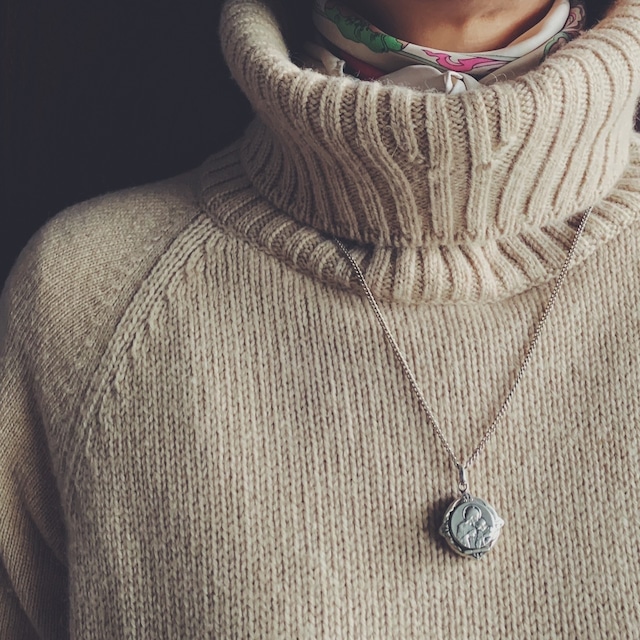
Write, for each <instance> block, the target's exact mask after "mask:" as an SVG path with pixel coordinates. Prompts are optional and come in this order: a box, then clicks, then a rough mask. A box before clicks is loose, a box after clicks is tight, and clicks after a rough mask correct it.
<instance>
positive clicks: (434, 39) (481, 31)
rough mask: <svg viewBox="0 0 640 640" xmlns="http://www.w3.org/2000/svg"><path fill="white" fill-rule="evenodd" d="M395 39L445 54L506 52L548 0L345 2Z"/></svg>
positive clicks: (545, 9)
mask: <svg viewBox="0 0 640 640" xmlns="http://www.w3.org/2000/svg"><path fill="white" fill-rule="evenodd" d="M348 3H349V4H350V6H352V7H353V9H355V10H356V11H358V13H360V14H361V15H363V16H364V17H366V18H367V19H369V20H371V22H372V23H373V24H375V25H376V26H377V27H379V28H380V29H382V30H383V31H385V32H386V33H389V34H391V35H393V36H395V37H396V38H400V39H402V40H406V41H408V42H414V43H416V44H423V45H428V46H429V47H433V48H434V49H442V50H445V51H458V52H472V51H489V50H492V49H499V48H501V47H504V46H507V45H508V44H509V43H510V42H513V40H515V39H516V38H517V37H518V36H520V35H522V34H523V33H525V32H526V31H527V30H528V29H530V28H531V27H532V26H534V25H535V24H536V23H537V22H539V21H540V20H541V19H542V18H543V17H544V16H545V14H546V13H547V12H548V11H549V9H550V7H551V5H552V4H553V0H447V2H443V1H442V0H349V2H348Z"/></svg>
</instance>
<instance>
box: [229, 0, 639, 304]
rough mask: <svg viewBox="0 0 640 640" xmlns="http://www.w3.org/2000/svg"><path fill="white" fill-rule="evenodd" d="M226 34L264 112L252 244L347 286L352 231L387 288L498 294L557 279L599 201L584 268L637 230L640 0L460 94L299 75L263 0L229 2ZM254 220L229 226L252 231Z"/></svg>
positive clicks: (252, 146) (254, 137) (257, 132)
mask: <svg viewBox="0 0 640 640" xmlns="http://www.w3.org/2000/svg"><path fill="white" fill-rule="evenodd" d="M221 42H222V47H223V51H224V53H225V57H226V59H227V62H228V64H229V66H230V68H231V71H232V73H233V75H234V77H235V79H236V81H237V82H238V83H239V85H240V86H241V88H242V89H243V91H244V92H245V94H246V95H247V96H248V98H249V100H250V101H251V103H252V105H253V107H254V110H255V111H256V114H257V118H256V120H255V121H254V122H253V123H252V125H251V126H250V127H249V129H248V130H247V132H246V134H245V136H244V138H243V140H242V141H241V149H240V155H241V159H242V164H243V167H244V171H245V172H246V175H247V177H248V180H249V183H250V186H251V188H252V189H254V190H255V191H257V192H258V193H259V194H260V196H261V197H262V199H264V201H265V203H268V205H269V207H270V210H271V211H272V213H271V214H267V213H266V211H265V212H264V215H262V216H258V218H259V219H258V218H257V219H256V220H253V221H252V223H251V225H250V229H251V233H250V235H251V236H252V238H253V240H255V241H257V242H259V243H260V244H262V245H263V246H264V247H265V248H266V249H267V250H269V251H272V252H274V253H277V254H279V255H281V257H282V258H283V259H285V260H287V261H288V262H290V263H292V264H294V266H296V268H299V269H301V270H304V271H307V272H309V273H312V274H313V275H316V276H318V277H321V278H322V279H324V280H329V281H336V282H338V283H340V284H343V285H344V286H348V282H349V280H350V277H351V276H350V274H349V270H348V269H347V268H345V266H344V264H341V262H340V256H339V255H338V254H337V252H335V247H333V245H332V243H331V241H330V236H331V235H333V234H335V235H338V236H340V237H341V238H343V239H346V240H347V241H350V242H351V243H352V245H353V247H354V252H355V254H357V256H358V257H359V259H360V260H361V261H362V263H363V265H364V267H365V269H366V274H367V277H368V279H369V281H370V283H371V285H372V288H373V289H374V292H375V293H377V294H378V295H379V296H382V297H385V298H391V299H397V300H405V301H412V302H416V301H423V300H438V301H448V300H481V299H494V298H500V297H504V296H506V295H512V294H514V293H517V292H519V291H523V290H525V289H527V288H528V287H530V286H532V285H534V284H538V283H541V282H547V281H548V280H550V279H551V278H552V277H553V275H554V273H555V272H556V270H557V269H558V267H559V264H560V263H561V260H562V256H563V254H564V252H565V251H566V247H567V245H568V243H569V242H570V237H571V233H572V228H573V226H574V225H575V219H576V215H577V214H578V213H579V212H580V211H582V210H584V209H586V208H587V207H588V206H590V205H593V204H595V205H596V211H595V216H594V217H593V218H592V221H591V222H590V229H589V230H588V233H587V236H586V238H585V239H584V240H583V247H582V251H581V252H578V254H579V256H578V259H577V262H580V260H581V259H582V258H584V257H586V256H587V255H588V254H589V253H590V252H591V251H593V250H594V249H595V248H596V247H597V246H598V245H599V244H601V242H603V241H606V240H607V239H608V238H610V237H612V236H613V235H615V234H616V233H618V232H619V230H620V228H622V226H624V225H626V224H628V223H629V222H630V220H631V217H632V211H631V210H632V209H633V208H634V207H635V206H636V205H637V198H636V200H635V201H633V203H632V204H629V202H630V200H629V198H631V200H633V198H634V197H636V196H637V191H638V190H640V183H639V182H638V178H637V174H638V170H637V168H636V167H635V165H633V164H632V165H630V155H631V153H630V152H631V148H632V139H634V138H635V136H634V134H633V133H632V126H633V124H632V123H633V114H634V110H635V104H636V99H637V96H638V93H639V90H640V64H639V63H638V60H640V0H621V1H620V2H618V3H617V5H616V6H615V8H614V9H613V10H612V11H611V12H610V14H609V16H608V17H607V18H606V19H605V20H603V21H602V22H601V23H600V24H599V25H597V26H596V27H595V28H593V29H592V30H590V31H589V32H587V33H586V34H585V35H583V36H581V37H580V38H578V39H577V40H575V41H574V42H572V43H570V44H568V45H567V46H565V47H564V48H563V49H562V50H561V51H559V52H557V53H556V54H554V55H553V56H551V57H550V58H549V59H547V60H546V61H545V62H544V63H543V64H542V65H541V66H540V67H539V68H538V69H536V70H534V71H532V72H529V73H527V74H526V75H524V76H522V77H520V78H518V79H517V80H514V81H510V82H504V83H497V84H495V85H492V86H490V87H485V88H482V89H481V90H478V91H474V92H471V93H468V94H462V95H460V96H443V95H440V94H435V93H426V92H419V91H414V90H410V89H406V88H402V87H389V86H383V85H381V84H379V83H376V82H362V81H358V80H355V79H352V78H349V77H344V78H334V77H327V76H325V75H321V74H319V73H317V72H315V71H311V70H303V69H300V68H299V67H298V66H296V64H294V63H293V62H292V61H291V60H290V57H289V53H288V50H287V45H286V43H285V41H284V39H283V37H282V35H281V32H280V29H279V25H278V23H277V21H276V19H275V17H274V14H273V13H272V11H271V10H270V8H269V7H268V5H267V4H265V3H264V2H261V1H260V0H228V1H227V2H226V4H225V6H224V9H223V15H222V21H221ZM636 155H637V154H636ZM630 181H631V183H632V187H631V188H630V187H629V184H630ZM625 203H626V204H625ZM238 215H240V214H238ZM270 216H271V218H273V219H271V218H270ZM242 219H243V220H245V222H244V223H242V224H240V222H239V221H238V220H235V221H234V220H231V219H229V220H227V221H226V223H227V224H229V225H232V226H238V225H240V226H239V227H238V229H240V231H241V232H242V233H249V232H248V231H242V229H244V227H243V224H245V225H246V218H242ZM278 221H279V222H278ZM236 223H237V224H236ZM248 228H249V227H247V229H248ZM269 230H270V231H269ZM274 234H275V235H274ZM580 256H582V257H580Z"/></svg>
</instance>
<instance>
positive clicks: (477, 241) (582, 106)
mask: <svg viewBox="0 0 640 640" xmlns="http://www.w3.org/2000/svg"><path fill="white" fill-rule="evenodd" d="M221 42H222V46H223V50H224V52H225V55H226V59H227V61H228V64H229V66H230V69H231V71H232V73H233V75H234V77H235V78H236V80H237V81H238V83H239V84H240V86H241V87H242V88H243V90H244V91H245V93H246V94H247V96H248V97H249V99H250V100H251V102H252V104H253V106H254V109H255V112H256V119H255V120H254V122H253V123H252V124H251V126H250V127H249V128H248V129H247V131H246V133H245V134H244V135H243V137H242V138H241V139H240V140H239V141H237V142H236V143H234V144H233V145H231V146H230V147H229V148H227V149H225V150H224V151H222V152H220V153H218V154H216V155H215V156H213V157H211V158H210V159H209V160H208V161H207V162H206V163H205V164H204V166H202V167H200V168H199V169H197V170H194V171H192V172H190V173H188V174H185V175H182V176H179V177H177V178H174V179H172V180H167V181H163V182H161V183H157V184H153V185H147V186H143V187H139V188H135V189H131V190H128V191H124V192H119V193H115V194H110V195H106V196H104V197H101V198H98V199H96V200H93V201H90V202H87V203H83V204H80V205H77V206H75V207H73V208H71V209H69V210H67V211H65V212H63V213H61V214H60V215H59V216H57V217H56V218H55V219H54V220H53V221H52V222H50V223H49V224H48V225H47V226H46V227H44V228H43V229H42V230H41V231H40V232H39V233H38V234H37V235H36V236H35V237H34V238H33V239H32V241H31V243H30V244H29V246H28V247H27V248H26V250H25V251H24V252H23V254H22V255H21V257H20V259H19V262H18V264H17V265H16V267H15V269H14V270H13V272H12V275H11V277H10V279H9V282H8V285H7V287H6V289H5V291H4V293H3V296H2V314H1V316H0V317H1V320H0V335H1V336H2V352H1V361H0V362H1V364H0V441H1V442H2V446H1V447H0V637H1V638H8V639H10V640H13V639H29V638H46V639H67V638H74V639H80V638H82V639H85V638H91V639H103V638H104V639H109V640H112V639H114V638H145V639H146V638H332V639H333V638H368V639H369V638H403V639H410V638H424V637H433V638H448V637H451V638H453V637H468V638H518V639H534V638H535V639H536V640H538V639H540V638H576V637H581V638H590V639H599V638H608V639H609V638H611V639H615V638H624V639H625V640H628V639H629V638H637V637H640V601H639V597H638V594H639V593H640V572H639V571H638V554H639V551H640V515H639V514H640V510H639V509H638V507H637V505H638V502H639V498H640V495H639V489H640V478H639V476H638V468H640V430H639V428H638V419H639V418H640V313H639V309H640V259H639V258H638V256H640V219H639V212H640V138H639V137H638V136H637V135H636V134H634V133H633V130H632V127H633V114H634V109H635V105H636V101H637V98H638V95H639V94H640V64H639V63H638V61H639V60H640V0H620V1H619V2H617V3H616V4H615V5H614V7H613V8H612V9H611V10H610V12H609V14H608V15H607V16H606V17H605V18H604V19H603V21H602V22H600V23H599V24H598V25H596V26H595V27H594V28H593V29H591V30H590V31H588V32H587V33H585V34H584V35H583V36H581V37H579V38H577V39H576V40H574V41H573V42H571V43H569V44H567V45H566V46H565V47H564V48H563V49H562V50H561V51H559V52H557V53H555V54H554V55H553V56H551V57H549V58H548V59H547V60H546V61H545V62H544V63H543V64H542V65H541V66H540V67H539V68H538V69H536V70H534V71H530V72H528V73H527V74H525V75H524V76H522V77H520V78H518V79H516V80H513V81H509V82H504V83H497V84H495V85H492V86H490V87H483V88H481V89H479V90H477V91H474V92H471V93H467V94H462V95H460V96H445V95H439V94H433V93H423V92H419V91H414V90H410V89H406V88H403V87H392V86H382V85H380V84H379V83H375V82H361V81H358V80H356V79H353V78H349V77H344V78H335V77H328V76H325V75H322V74H319V73H317V72H315V71H312V70H302V69H300V68H299V67H297V66H296V65H295V64H294V63H293V62H291V60H290V57H289V53H288V49H287V45H286V43H285V41H284V39H283V36H282V34H281V30H280V27H279V25H278V22H277V19H276V17H275V14H274V12H273V11H272V10H271V9H270V8H269V6H268V4H265V3H263V2H262V1H261V0H228V1H227V2H226V4H225V6H224V10H223V16H222V23H221ZM589 206H593V207H594V210H593V214H592V216H591V218H590V220H589V223H588V225H587V228H586V230H585V233H584V236H583V237H582V239H581V240H580V244H579V245H578V249H577V252H576V256H575V260H574V261H573V263H572V266H571V269H570V271H569V273H568V276H567V279H566V282H565V285H564V288H563V289H562V291H561V293H560V296H559V298H558V300H557V304H556V306H555V308H554V309H553V312H552V315H551V316H550V318H549V321H548V323H547V326H546V327H545V331H544V333H543V335H542V338H541V340H540V342H539V345H538V348H537V351H536V353H535V356H534V359H533V361H532V362H531V366H530V368H529V369H528V371H527V373H526V375H525V377H524V378H523V380H522V383H521V384H520V386H519V387H518V390H517V393H516V395H515V397H514V399H513V402H512V403H511V406H510V408H509V411H508V413H507V415H506V416H505V419H504V421H503V422H502V424H501V425H500V428H499V429H498V431H497V433H496V434H495V437H494V438H493V439H492V440H491V441H490V443H489V445H488V446H487V448H486V449H485V450H484V452H483V454H482V456H481V457H480V458H479V460H478V462H477V464H476V465H475V466H474V467H473V468H472V469H471V470H470V483H471V490H472V492H473V493H475V494H477V495H479V496H480V497H483V498H485V499H486V500H488V501H489V502H490V503H491V504H492V505H494V506H495V507H496V509H497V510H498V512H499V513H500V515H501V516H502V517H503V518H504V520H505V522H506V524H505V527H504V529H503V533H502V536H501V538H500V540H499V541H498V543H497V545H496V547H495V548H494V549H493V550H492V551H491V553H490V554H489V555H488V556H487V557H486V558H484V559H483V560H481V561H476V560H465V559H462V558H459V557H457V556H455V555H453V554H452V553H451V552H450V551H449V550H448V548H447V547H446V544H445V543H444V541H443V540H442V539H441V538H440V536H439V535H438V528H439V526H440V523H441V519H442V516H443V514H444V512H445V510H446V507H447V506H448V504H449V503H450V502H451V500H452V499H454V498H455V497H456V484H457V475H456V473H455V469H454V468H453V465H452V463H451V460H450V459H449V458H448V457H447V455H446V453H445V451H444V449H443V447H442V445H441V444H440V443H439V442H438V441H437V439H436V437H435V436H434V433H433V431H432V428H431V426H430V425H429V423H428V421H427V420H426V417H425V415H424V414H423V413H422V411H421V409H420V408H419V406H418V405H417V403H416V401H415V399H414V397H413V396H412V394H411V390H410V388H409V385H408V383H407V380H406V379H405V377H404V376H403V374H402V372H401V371H400V369H399V367H398V366H397V363H396V361H395V360H394V357H393V354H392V352H391V351H390V349H389V347H388V345H387V344H386V342H385V341H384V338H383V335H382V333H381V330H380V327H379V326H378V324H377V322H376V320H375V318H374V317H373V316H372V313H371V310H370V309H369V307H368V306H367V305H366V302H365V300H364V299H363V297H362V294H361V290H360V288H359V285H358V283H357V281H356V279H355V277H354V275H353V273H352V271H351V269H350V266H349V264H348V263H347V262H346V260H345V258H344V256H343V255H341V253H340V251H339V250H338V249H337V247H336V246H335V244H334V242H333V241H332V236H333V235H337V236H340V237H341V238H342V239H343V240H344V241H345V242H346V243H347V244H348V246H349V248H350V250H351V252H352V254H353V255H354V257H355V259H356V260H357V261H358V262H359V264H361V265H362V268H363V270H364V272H365V276H366V278H367V280H368V282H369V283H370V285H371V288H372V290H373V292H374V295H375V296H376V297H377V298H378V299H379V301H380V302H381V305H382V307H383V311H384V313H385V314H386V316H387V318H388V321H389V324H390V326H391V327H392V331H393V332H394V334H395V335H396V336H397V339H398V342H399V343H400V345H401V348H402V349H403V351H404V352H405V353H406V355H407V359H408V361H409V362H410V364H411V367H412V368H413V370H414V371H415V373H416V377H417V379H418V381H419V384H420V385H421V387H422V389H423V391H424V394H425V396H426V398H427V399H428V401H429V402H430V403H431V405H432V407H433V410H434V412H435V414H436V416H437V417H438V419H439V420H440V423H441V425H442V429H443V431H444V433H445V435H446V437H447V439H448V440H449V442H450V443H451V446H452V447H453V449H454V451H456V452H460V455H461V456H463V457H464V456H466V455H469V454H470V453H471V452H472V451H473V449H474V448H475V446H476V445H477V443H478V442H479V440H480V438H481V437H482V434H483V433H484V432H485V430H486V428H487V426H488V424H490V423H491V421H492V420H493V418H494V416H495V414H496V412H497V411H498V409H499V407H500V405H501V404H502V401H503V399H504V397H505V395H506V393H507V391H508V389H509V387H510V386H511V384H512V383H513V380H514V376H515V374H516V372H517V370H518V368H519V367H520V364H521V362H522V359H523V356H524V352H525V349H526V346H527V345H528V344H529V342H530V340H531V337H532V333H533V329H534V326H535V323H536V322H537V320H538V318H539V317H540V314H541V312H542V309H543V307H544V304H545V303H546V301H547V299H548V297H549V295H550V291H551V289H552V287H553V282H554V278H555V277H556V276H557V274H558V271H559V269H560V267H561V265H562V263H563V261H564V258H565V256H566V253H567V250H568V247H569V245H570V243H571V239H572V237H573V234H574V232H575V228H576V224H577V221H578V220H579V216H580V213H581V212H582V211H583V210H584V209H585V208H587V207H589Z"/></svg>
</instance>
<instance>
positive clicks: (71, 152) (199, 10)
mask: <svg viewBox="0 0 640 640" xmlns="http://www.w3.org/2000/svg"><path fill="white" fill-rule="evenodd" d="M272 1H274V2H279V3H280V4H282V5H283V7H284V9H283V16H284V17H285V18H286V19H288V20H289V22H290V23H292V24H297V25H298V28H295V29H292V30H291V34H294V35H296V34H297V35H299V34H300V33H302V32H304V29H301V28H300V24H301V23H302V21H303V19H304V18H305V17H307V16H308V14H309V5H310V0H272ZM587 3H588V5H589V7H588V10H589V15H590V17H591V18H592V19H596V18H597V17H598V16H599V14H601V13H602V10H603V8H604V6H605V5H606V0H587ZM221 4H222V1H221V0H156V1H155V2H151V1H149V0H108V1H105V0H102V1H101V2H98V1H97V0H84V1H83V2H80V1H79V0H46V1H45V0H40V1H36V0H0V286H1V284H2V282H4V279H5V277H6V275H7V273H8V271H9V269H10V266H11V265H12V264H13V262H14V260H15V258H16V257H17V255H18V253H19V251H20V249H21V248H22V247H23V246H24V244H25V243H26V242H27V240H28V239H29V237H30V236H31V235H32V234H33V233H34V232H35V230H36V229H37V228H38V227H40V226H41V225H42V224H43V223H44V222H45V221H46V220H47V219H48V218H49V217H51V216H52V215H54V214H56V213H57V212H58V211H60V210H62V209H64V208H65V207H67V206H69V205H71V204H73V203H76V202H79V201H81V200H85V199H87V198H90V197H93V196H96V195H99V194H102V193H105V192H107V191H112V190H115V189H121V188H124V187H128V186H132V185H135V184H141V183H145V182H149V181H153V180H159V179H162V178H165V177H168V176H171V175H175V174H177V173H180V172H182V171H185V170H187V169H190V168H192V167H195V166H197V165H198V164H199V163H200V162H202V160H204V158H206V157H207V156H208V155H209V154H211V153H213V152H214V151H216V150H217V149H219V148H221V147H223V146H224V145H225V144H227V143H228V142H230V141H231V140H232V139H233V138H235V137H237V136H238V135H239V134H240V132H241V131H242V129H243V128H244V127H245V126H246V124H247V122H248V121H249V119H250V109H249V106H248V105H247V103H246V101H245V100H244V98H243V97H242V96H241V94H240V93H239V91H238V89H237V88H236V87H235V85H234V83H233V82H232V80H231V78H230V74H229V72H228V70H227V69H226V67H225V65H224V63H223V60H222V56H221V53H220V50H219V46H218V39H217V29H218V16H219V12H220V6H221ZM306 21H307V22H308V18H307V19H306ZM291 34H290V35H291ZM294 46H295V44H294Z"/></svg>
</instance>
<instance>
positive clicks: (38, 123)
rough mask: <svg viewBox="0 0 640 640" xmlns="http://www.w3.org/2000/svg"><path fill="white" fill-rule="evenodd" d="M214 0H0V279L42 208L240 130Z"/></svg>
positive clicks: (152, 174)
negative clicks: (219, 35)
mask: <svg viewBox="0 0 640 640" xmlns="http://www.w3.org/2000/svg"><path fill="white" fill-rule="evenodd" d="M220 5H221V2H220V1H219V0H213V1H212V0H209V1H207V2H204V1H202V2H184V1H183V2H178V1H177V0H174V1H171V2H170V1H165V2H163V1H162V0H157V1H156V2H153V3H151V2H136V1H135V0H129V1H128V2H124V1H121V0H111V1H110V2H104V3H97V2H89V1H87V0H85V1H84V2H79V1H76V0H74V1H67V2H61V1H59V0H48V1H47V2H34V1H33V0H20V1H19V2H18V1H13V0H12V1H10V0H2V3H1V5H0V6H1V14H0V25H1V26H0V30H1V38H2V39H1V41H0V43H1V50H0V74H1V75H0V83H1V84H0V89H1V93H0V100H1V102H0V110H1V111H0V116H1V119H0V154H1V164H0V221H1V223H0V224H1V227H0V286H1V284H2V282H4V280H5V277H6V275H7V274H8V271H9V269H10V266H11V265H12V263H13V262H14V260H15V258H16V257H17V255H18V253H19V251H20V250H21V248H22V247H23V246H24V244H25V243H26V242H27V240H28V239H29V237H30V236H31V235H32V234H33V233H34V232H35V230H37V228H38V227H39V226H41V225H42V224H43V223H44V222H45V221H46V220H47V219H48V218H49V217H50V216H52V215H54V214H56V213H57V212H59V211H60V210H62V209H63V208H65V207H67V206H69V205H71V204H73V203H75V202H79V201H81V200H85V199H87V198H90V197H93V196H95V195H99V194H102V193H105V192H107V191H111V190H115V189H120V188H123V187H128V186H132V185H135V184H141V183H144V182H149V181H153V180H158V179H161V178H165V177H168V176H171V175H175V174H177V173H179V172H181V171H185V170H187V169H189V168H192V167H194V166H197V165H198V164H199V163H200V162H202V160H203V159H204V158H206V157H207V156H208V155H209V154H211V153H213V152H214V151H215V150H217V149H219V148H221V147H222V146H224V145H225V144H227V143H228V142H230V141H231V140H232V139H233V138H235V137H237V136H238V135H239V134H240V132H241V131H242V129H243V128H244V126H245V125H246V123H247V122H248V120H249V118H250V109H249V106H248V105H247V103H246V101H245V100H244V98H243V97H242V96H241V95H240V93H239V91H238V89H237V88H236V87H235V85H234V83H233V82H232V80H231V78H230V74H229V72H228V70H227V69H226V67H225V66H224V64H223V61H222V56H221V53H220V50H219V46H218V39H217V26H218V16H219V10H220ZM222 125H223V126H222Z"/></svg>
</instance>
